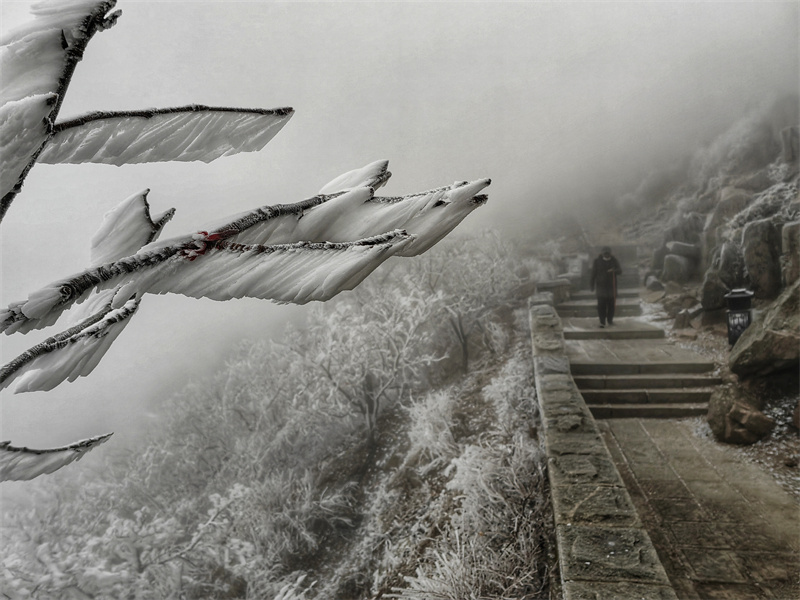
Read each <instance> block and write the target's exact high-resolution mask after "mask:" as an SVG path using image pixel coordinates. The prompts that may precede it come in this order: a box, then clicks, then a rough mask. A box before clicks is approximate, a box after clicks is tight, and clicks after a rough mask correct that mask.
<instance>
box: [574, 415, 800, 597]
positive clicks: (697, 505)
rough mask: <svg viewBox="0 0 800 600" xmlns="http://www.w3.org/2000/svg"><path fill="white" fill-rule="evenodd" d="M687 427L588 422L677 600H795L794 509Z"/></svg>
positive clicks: (798, 579) (753, 469)
mask: <svg viewBox="0 0 800 600" xmlns="http://www.w3.org/2000/svg"><path fill="white" fill-rule="evenodd" d="M693 423H694V422H693V421H691V420H651V419H609V420H606V421H598V422H597V425H598V428H599V430H600V433H601V435H602V437H603V439H604V440H605V442H606V446H607V448H608V450H609V451H610V453H611V456H612V458H613V459H614V462H615V464H616V466H617V469H618V470H619V473H620V475H621V476H622V479H623V481H624V483H625V486H626V488H627V490H628V492H629V494H630V497H631V499H632V501H633V504H634V506H635V507H636V510H637V513H638V515H639V518H640V519H641V521H642V523H643V525H644V527H645V529H646V531H647V533H648V534H649V536H650V538H651V540H652V542H653V544H654V545H655V548H656V551H657V553H658V557H659V559H660V561H661V564H662V565H663V566H664V569H665V570H666V573H667V576H668V577H669V580H670V584H671V585H672V587H673V589H674V590H675V593H676V594H677V596H678V598H681V599H684V598H685V599H687V600H713V599H718V598H719V599H726V600H734V599H735V600H751V599H752V600H758V599H777V600H794V599H798V598H800V505H798V503H797V502H796V501H795V500H794V499H793V498H792V497H791V496H790V495H789V494H787V493H786V492H785V491H784V490H783V489H782V488H781V487H780V486H779V485H778V484H777V483H776V482H775V481H774V480H773V478H772V477H771V476H770V475H769V474H767V473H764V472H763V471H762V470H761V468H760V467H758V466H756V465H753V464H751V463H747V462H743V461H741V460H737V459H736V458H735V457H733V456H732V455H731V454H730V453H728V452H726V451H725V450H724V449H723V448H721V447H719V445H718V444H717V443H716V442H714V441H712V440H709V439H704V438H701V437H698V436H696V435H695V434H694V433H693V431H692V428H693V426H694V425H693ZM587 597H592V596H587Z"/></svg>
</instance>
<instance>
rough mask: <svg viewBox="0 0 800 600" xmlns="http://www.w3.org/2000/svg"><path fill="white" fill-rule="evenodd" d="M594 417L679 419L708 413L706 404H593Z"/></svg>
mask: <svg viewBox="0 0 800 600" xmlns="http://www.w3.org/2000/svg"><path fill="white" fill-rule="evenodd" d="M589 410H590V411H591V412H592V416H594V418H595V419H681V418H684V417H699V416H703V415H705V414H706V413H708V404H707V403H699V404H594V405H591V406H589Z"/></svg>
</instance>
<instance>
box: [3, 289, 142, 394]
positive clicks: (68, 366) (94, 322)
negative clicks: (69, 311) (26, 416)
mask: <svg viewBox="0 0 800 600" xmlns="http://www.w3.org/2000/svg"><path fill="white" fill-rule="evenodd" d="M99 297H100V298H101V299H105V296H99ZM138 308H139V301H138V300H136V299H131V300H129V301H128V302H126V303H125V304H124V305H123V306H122V307H121V308H118V309H112V308H111V302H110V301H109V302H108V304H107V305H106V306H105V307H103V308H102V309H101V310H100V311H99V312H97V313H96V314H94V315H92V316H91V317H89V318H87V319H85V320H84V321H82V322H80V323H78V324H77V325H76V326H75V327H71V328H70V329H68V330H67V331H64V332H62V333H60V334H58V335H56V336H53V337H50V338H48V339H46V340H45V341H44V342H42V343H41V344H38V345H36V346H34V347H33V348H31V349H29V350H27V351H26V352H25V353H23V354H21V355H20V356H18V357H17V358H15V359H14V360H12V361H11V362H9V363H8V364H6V365H4V366H3V367H2V369H0V389H3V388H5V387H8V385H9V384H11V382H13V381H15V380H16V381H17V383H16V386H15V387H14V393H15V394H16V393H20V392H40V391H49V390H52V389H53V388H54V387H56V386H57V385H59V384H60V383H62V382H64V381H75V379H77V378H78V377H85V376H86V375H88V374H89V373H91V372H92V371H93V370H94V368H95V367H96V366H97V364H98V363H99V362H100V359H102V358H103V356H104V355H105V353H106V352H107V351H108V349H109V348H110V347H111V344H112V343H113V342H114V340H116V339H117V336H118V335H119V334H120V333H121V332H122V330H123V329H124V328H125V326H126V325H127V324H128V322H129V320H130V318H131V317H132V316H133V315H134V313H135V312H136V310H137V309H138Z"/></svg>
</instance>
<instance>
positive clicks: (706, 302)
mask: <svg viewBox="0 0 800 600" xmlns="http://www.w3.org/2000/svg"><path fill="white" fill-rule="evenodd" d="M728 292H730V288H728V286H727V285H725V284H724V283H723V281H722V279H721V278H720V276H719V273H718V272H717V271H713V270H711V269H709V270H708V271H707V272H706V276H705V278H704V279H703V286H702V287H701V288H700V303H701V304H702V305H703V310H716V309H718V308H725V294H727V293H728Z"/></svg>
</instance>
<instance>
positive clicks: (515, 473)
mask: <svg viewBox="0 0 800 600" xmlns="http://www.w3.org/2000/svg"><path fill="white" fill-rule="evenodd" d="M530 267H533V268H535V269H537V270H538V273H536V274H533V275H531V269H530ZM390 271H391V273H390ZM389 275H391V276H389ZM551 275H552V273H548V267H547V265H544V264H541V263H537V264H536V265H529V266H527V267H526V266H525V265H524V264H523V261H521V260H519V259H518V258H516V257H514V256H513V251H512V249H511V248H510V247H509V246H508V245H507V244H504V243H501V242H500V241H499V240H498V239H497V238H496V237H495V236H494V235H491V234H487V235H483V236H481V237H479V238H475V239H469V240H463V239H462V240H458V241H453V242H449V243H442V244H441V247H437V248H435V249H434V250H433V251H431V253H430V254H429V255H426V256H424V257H420V258H418V259H415V260H414V261H410V262H409V263H408V264H401V263H398V264H395V265H387V268H386V269H385V270H384V271H383V272H382V273H381V272H378V273H376V274H375V276H373V278H371V279H370V280H368V281H367V283H366V284H364V285H362V286H361V287H360V288H359V289H358V290H357V291H355V292H353V293H351V294H347V295H345V296H344V297H342V298H340V299H337V300H334V301H333V302H330V303H327V304H325V305H320V306H319V308H318V309H317V310H315V311H314V312H313V314H312V315H311V317H310V318H309V321H308V323H307V324H306V326H305V327H303V328H301V329H297V330H293V331H290V332H288V333H287V334H286V335H285V336H284V338H283V339H281V340H277V341H268V340H255V341H250V342H246V343H243V344H241V346H240V347H239V348H238V350H237V352H236V353H235V354H234V355H233V356H230V357H228V358H227V359H226V360H225V361H224V362H225V366H224V368H222V369H220V370H219V372H217V373H216V374H214V375H213V376H210V377H209V378H208V379H207V380H205V381H195V382H191V383H190V384H188V385H187V387H186V388H185V389H184V390H183V391H182V392H181V393H179V394H177V395H175V396H174V397H172V398H169V399H167V400H166V401H165V402H164V403H163V408H162V425H161V426H160V427H159V428H158V429H157V430H155V431H153V432H151V434H150V437H149V439H148V440H147V442H146V443H144V444H143V445H142V446H141V447H139V448H136V449H135V450H132V451H131V452H130V453H129V454H126V455H121V456H116V457H115V458H114V459H112V460H107V461H106V463H105V464H101V463H100V461H99V458H100V457H97V458H95V459H94V462H91V461H86V464H85V465H84V464H82V465H79V466H77V467H75V468H73V469H70V470H68V472H66V471H65V472H64V473H59V474H56V475H54V476H52V477H50V478H47V479H46V480H43V481H41V482H36V483H35V484H33V485H32V486H31V490H32V492H31V493H32V497H35V502H29V503H26V504H25V505H20V506H15V507H10V510H8V511H7V513H6V514H5V515H4V529H3V536H2V539H3V546H4V548H3V553H2V555H3V559H2V563H0V564H1V565H2V568H0V582H2V589H3V590H4V592H5V593H6V594H7V595H9V596H10V597H14V598H16V597H19V598H24V597H31V598H69V597H73V598H107V597H114V598H137V599H138V598H142V599H144V598H280V599H282V600H289V599H291V598H295V599H297V598H303V599H311V598H379V597H396V598H453V599H456V598H458V599H464V598H506V597H509V598H510V597H513V598H541V597H543V596H546V595H547V588H548V580H549V577H550V575H551V574H550V573H549V567H548V565H549V564H550V563H551V562H552V558H551V557H550V556H549V555H550V554H551V553H552V552H553V550H552V548H553V546H552V541H551V537H552V532H551V531H550V529H549V527H550V523H551V517H550V516H549V510H550V506H549V494H548V493H547V489H546V476H545V472H544V462H543V454H542V451H541V448H540V444H539V440H538V434H537V413H536V408H535V399H534V394H535V392H534V389H533V387H532V383H531V367H530V356H529V342H528V338H527V334H526V331H527V315H526V314H525V311H524V310H522V309H521V306H522V304H521V300H524V295H520V294H518V291H519V289H520V285H522V284H524V283H525V282H528V281H529V280H530V277H531V276H533V277H546V276H551Z"/></svg>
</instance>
